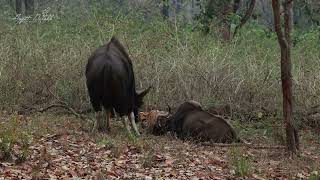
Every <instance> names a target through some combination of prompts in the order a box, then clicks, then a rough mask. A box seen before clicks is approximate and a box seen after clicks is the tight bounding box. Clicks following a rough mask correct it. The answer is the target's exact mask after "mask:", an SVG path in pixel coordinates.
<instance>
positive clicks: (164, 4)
mask: <svg viewBox="0 0 320 180" xmlns="http://www.w3.org/2000/svg"><path fill="white" fill-rule="evenodd" d="M169 8H170V6H169V0H162V16H163V18H164V19H167V18H168V17H169Z"/></svg>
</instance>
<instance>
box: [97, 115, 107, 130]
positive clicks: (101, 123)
mask: <svg viewBox="0 0 320 180" xmlns="http://www.w3.org/2000/svg"><path fill="white" fill-rule="evenodd" d="M96 119H97V126H98V131H101V132H104V131H106V121H105V119H104V118H103V111H98V112H96Z"/></svg>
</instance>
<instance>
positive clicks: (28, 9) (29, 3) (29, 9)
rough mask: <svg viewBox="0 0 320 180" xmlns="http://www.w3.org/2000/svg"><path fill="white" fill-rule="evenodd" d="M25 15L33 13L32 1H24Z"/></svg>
mask: <svg viewBox="0 0 320 180" xmlns="http://www.w3.org/2000/svg"><path fill="white" fill-rule="evenodd" d="M25 6H26V14H27V15H31V14H33V11H34V0H25Z"/></svg>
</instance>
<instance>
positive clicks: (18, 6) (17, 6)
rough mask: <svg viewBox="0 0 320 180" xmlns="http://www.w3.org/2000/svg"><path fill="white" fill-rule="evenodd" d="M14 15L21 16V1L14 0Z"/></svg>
mask: <svg viewBox="0 0 320 180" xmlns="http://www.w3.org/2000/svg"><path fill="white" fill-rule="evenodd" d="M16 14H22V0H16Z"/></svg>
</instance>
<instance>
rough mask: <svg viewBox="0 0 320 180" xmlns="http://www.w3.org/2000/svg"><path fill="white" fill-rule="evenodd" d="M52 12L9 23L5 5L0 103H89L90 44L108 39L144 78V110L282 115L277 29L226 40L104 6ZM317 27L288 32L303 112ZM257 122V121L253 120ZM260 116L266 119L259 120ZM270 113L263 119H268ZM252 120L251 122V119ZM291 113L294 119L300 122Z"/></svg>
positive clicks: (312, 87)
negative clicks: (221, 109)
mask: <svg viewBox="0 0 320 180" xmlns="http://www.w3.org/2000/svg"><path fill="white" fill-rule="evenodd" d="M81 8H84V6H77V9H76V10H71V9H68V8H67V7H64V9H62V10H61V9H60V11H55V9H54V8H52V11H50V12H49V13H52V14H54V15H55V17H56V18H54V19H53V20H52V21H48V22H41V23H40V22H39V23H34V22H33V23H22V24H16V23H15V21H13V20H12V19H11V20H10V18H7V17H8V16H9V17H13V16H14V15H13V13H10V12H8V11H6V12H5V13H4V14H2V15H1V18H2V19H4V20H3V21H1V25H0V34H1V41H0V61H1V63H0V94H1V96H0V102H1V104H0V107H1V108H3V109H9V110H17V109H20V110H21V109H22V110H28V108H30V107H40V106H43V105H45V104H50V103H54V102H55V101H56V98H55V97H54V96H53V94H54V95H56V96H57V97H59V98H61V99H62V100H64V101H66V102H68V103H69V104H70V105H72V107H74V108H75V109H82V108H87V107H90V104H89V100H88V95H87V89H86V86H85V77H84V70H85V65H86V62H87V59H88V57H89V56H90V54H91V52H92V51H93V50H95V49H96V48H97V47H98V46H100V45H103V44H104V43H107V42H108V41H109V39H110V38H111V37H112V36H114V35H115V36H117V37H119V39H120V40H121V42H122V43H123V44H124V45H125V46H126V47H127V49H128V52H129V54H130V57H131V58H132V61H133V64H134V65H133V66H134V71H135V74H136V79H137V81H136V86H137V89H142V88H145V87H147V86H149V85H152V86H153V87H154V89H153V91H152V92H151V93H150V94H149V95H148V96H147V97H146V98H145V105H146V108H158V109H165V107H166V104H167V103H168V104H170V105H171V106H177V105H178V104H180V103H182V102H183V101H185V100H188V99H194V100H197V101H199V102H201V103H202V104H203V105H204V106H209V105H211V104H221V103H222V104H230V105H231V107H232V110H233V112H234V113H233V118H236V119H240V120H245V121H250V119H249V118H248V117H249V116H243V114H251V116H250V117H252V114H259V112H262V113H263V114H267V113H270V112H272V113H274V114H275V117H282V116H281V111H280V109H281V104H282V96H281V82H280V57H279V54H280V52H279V47H278V44H277V41H276V36H275V34H274V33H272V32H267V31H266V30H265V29H264V28H263V27H261V26H258V25H256V24H254V23H252V24H248V25H247V26H245V27H244V28H243V29H242V30H241V31H240V33H239V34H238V36H237V37H236V38H235V39H234V40H233V41H232V42H229V43H224V42H221V41H220V40H219V39H217V36H215V35H214V34H203V32H201V31H200V30H197V29H196V28H195V29H191V28H189V26H185V25H183V24H181V23H179V22H168V21H164V20H163V19H162V18H160V17H159V16H152V17H149V18H147V19H146V18H141V17H143V16H144V14H143V13H144V12H143V11H140V10H135V11H133V10H131V11H130V10H127V11H126V12H125V13H122V12H121V10H119V11H117V10H116V11H115V10H113V9H111V7H109V6H104V7H103V9H102V8H99V7H90V8H85V9H81ZM318 37H319V31H317V30H314V31H310V32H307V33H303V34H302V33H298V32H297V33H296V34H294V39H295V46H294V47H293V49H292V60H293V69H292V71H293V80H294V95H295V108H296V109H297V110H299V111H301V112H307V111H308V109H310V107H313V106H315V105H317V103H319V102H320V99H319V94H320V84H319V83H320V74H319V73H320V71H319V69H320V61H319V59H320V53H319V41H320V40H319V38H318ZM262 119H263V118H262ZM265 119H267V118H265ZM271 119H272V118H271ZM254 120H259V118H255V119H254ZM299 120H300V119H299Z"/></svg>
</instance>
